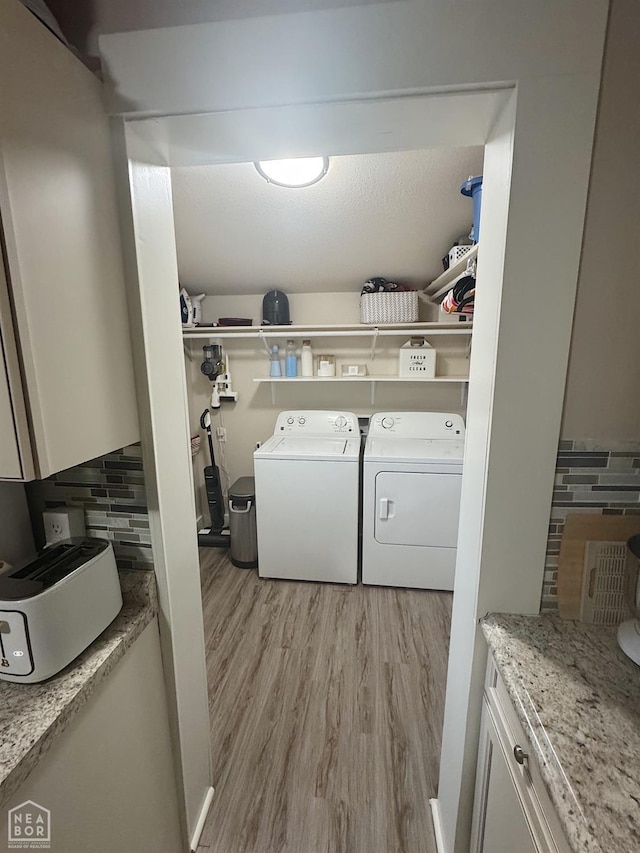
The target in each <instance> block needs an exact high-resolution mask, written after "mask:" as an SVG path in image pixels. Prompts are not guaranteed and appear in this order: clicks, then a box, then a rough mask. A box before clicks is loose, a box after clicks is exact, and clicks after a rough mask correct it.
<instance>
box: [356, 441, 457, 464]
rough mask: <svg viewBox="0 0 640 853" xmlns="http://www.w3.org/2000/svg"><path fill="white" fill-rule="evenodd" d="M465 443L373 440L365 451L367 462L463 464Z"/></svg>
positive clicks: (368, 443)
mask: <svg viewBox="0 0 640 853" xmlns="http://www.w3.org/2000/svg"><path fill="white" fill-rule="evenodd" d="M463 457H464V441H460V440H458V439H456V440H450V439H444V440H443V439H433V438H386V437H385V438H373V437H371V436H369V438H368V439H367V446H366V448H365V451H364V458H365V461H366V462H373V461H376V462H383V461H386V460H393V461H394V462H420V463H431V464H436V465H437V464H438V463H439V462H441V463H452V462H454V463H455V462H457V463H460V464H462V460H463Z"/></svg>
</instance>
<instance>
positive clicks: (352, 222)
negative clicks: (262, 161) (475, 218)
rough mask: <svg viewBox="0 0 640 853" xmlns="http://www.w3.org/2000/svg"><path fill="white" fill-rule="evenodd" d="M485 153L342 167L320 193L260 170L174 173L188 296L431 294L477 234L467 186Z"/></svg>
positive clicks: (244, 166) (422, 155)
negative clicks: (283, 183) (372, 282)
mask: <svg viewBox="0 0 640 853" xmlns="http://www.w3.org/2000/svg"><path fill="white" fill-rule="evenodd" d="M482 156H483V149H482V148H459V149H454V150H451V149H446V150H445V149H442V150H441V149H436V150H429V151H407V152H399V153H386V154H373V155H371V154H369V155H358V156H347V157H335V158H332V160H331V165H330V168H329V173H328V174H327V176H326V177H325V178H324V179H323V180H322V181H321V182H320V183H318V184H316V185H315V186H313V187H306V188H304V189H299V190H294V189H285V188H283V187H276V186H273V185H272V184H267V183H266V182H265V181H264V180H263V179H262V178H261V177H260V176H259V175H258V173H257V172H256V170H255V168H254V167H253V165H252V164H250V163H241V164H233V165H222V166H203V167H189V168H174V169H172V176H173V194H174V213H175V224H176V241H177V248H178V268H179V273H180V281H181V283H182V285H184V286H185V287H187V289H189V290H190V291H193V292H195V291H201V292H205V293H208V294H213V293H219V294H230V293H231V294H233V293H264V292H265V291H266V290H268V289H269V288H271V287H278V288H282V289H283V290H285V291H288V292H290V293H305V292H331V291H349V290H359V289H360V287H361V286H362V284H363V282H364V281H366V279H367V278H369V277H371V276H384V277H385V278H388V279H393V280H398V281H401V282H404V283H408V284H412V285H423V284H425V283H426V282H427V281H430V280H431V279H432V278H435V276H437V275H438V274H439V273H440V272H441V271H442V266H441V258H442V256H443V255H444V254H445V253H446V252H447V251H448V249H449V247H450V246H451V244H452V243H453V242H454V241H455V240H456V239H457V238H458V237H459V236H460V235H461V234H466V233H468V231H469V229H470V226H471V221H472V207H471V201H470V200H469V199H467V198H464V197H463V196H461V195H460V192H459V189H460V184H461V183H462V182H463V181H464V180H465V179H466V178H467V177H468V176H469V175H472V174H473V175H477V174H481V172H482Z"/></svg>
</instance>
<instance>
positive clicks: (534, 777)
mask: <svg viewBox="0 0 640 853" xmlns="http://www.w3.org/2000/svg"><path fill="white" fill-rule="evenodd" d="M530 752H531V750H530V747H529V744H528V741H527V740H526V738H525V735H524V732H523V730H522V728H521V726H520V723H519V721H518V719H517V717H516V714H515V711H514V709H513V706H512V705H511V701H510V699H509V697H508V694H507V691H506V688H505V686H504V684H503V682H502V679H501V678H500V675H499V674H498V672H497V670H496V667H495V663H494V661H493V658H492V657H491V656H490V657H489V664H488V667H487V680H486V683H485V695H484V700H483V708H482V722H481V726H480V743H479V749H478V769H477V776H476V793H475V801H474V809H473V824H472V838H471V853H515V852H516V851H517V853H569V846H568V843H567V841H566V838H565V837H564V834H563V832H562V829H561V827H560V824H559V821H558V818H557V815H556V813H555V811H554V808H553V805H552V803H551V800H550V799H549V795H548V794H547V791H546V788H545V786H544V782H543V781H542V778H541V776H540V771H539V769H538V767H537V765H536V762H535V759H534V758H533V756H531V754H530Z"/></svg>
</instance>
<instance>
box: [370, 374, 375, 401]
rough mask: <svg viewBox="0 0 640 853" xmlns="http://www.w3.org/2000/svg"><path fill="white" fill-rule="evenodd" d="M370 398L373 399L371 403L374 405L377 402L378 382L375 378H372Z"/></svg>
mask: <svg viewBox="0 0 640 853" xmlns="http://www.w3.org/2000/svg"><path fill="white" fill-rule="evenodd" d="M370 399H371V405H372V406H374V405H375V402H376V383H375V380H373V379H372V380H371V395H370Z"/></svg>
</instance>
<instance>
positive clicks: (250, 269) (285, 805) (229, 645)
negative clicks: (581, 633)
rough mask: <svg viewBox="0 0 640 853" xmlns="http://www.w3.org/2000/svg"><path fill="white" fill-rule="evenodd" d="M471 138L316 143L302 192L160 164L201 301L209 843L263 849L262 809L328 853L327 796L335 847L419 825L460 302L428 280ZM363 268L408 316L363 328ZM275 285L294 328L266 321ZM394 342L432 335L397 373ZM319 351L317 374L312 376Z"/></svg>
mask: <svg viewBox="0 0 640 853" xmlns="http://www.w3.org/2000/svg"><path fill="white" fill-rule="evenodd" d="M327 153H329V154H332V152H327ZM483 155H484V148H483V147H481V146H473V147H457V148H445V147H443V148H433V149H423V150H405V151H394V152H388V151H386V152H380V153H368V154H352V155H342V156H331V158H330V164H329V169H328V172H327V174H326V175H325V176H324V178H323V179H322V180H321V181H320V182H318V183H317V184H315V185H314V186H310V187H303V188H299V189H298V188H282V187H279V186H276V185H273V184H270V183H267V182H266V181H265V180H263V178H262V177H261V176H260V175H259V174H258V172H257V170H256V168H255V167H254V164H253V163H251V162H248V163H246V162H245V163H229V164H214V165H197V166H186V167H180V168H173V169H172V170H171V182H172V192H173V214H174V221H175V231H176V249H177V259H178V274H179V278H180V286H181V287H182V288H184V289H185V290H186V291H187V292H188V293H189V294H190V295H191V296H192V297H195V298H196V300H197V304H198V309H197V311H198V313H197V314H196V317H195V320H196V321H197V325H192V324H193V321H194V318H193V317H192V316H186V317H183V319H184V320H186V321H187V322H186V323H185V325H184V326H183V340H184V352H185V372H186V377H187V396H188V401H189V417H190V421H189V423H190V431H191V435H192V448H193V477H194V491H195V511H196V517H197V518H198V525H199V529H200V530H201V531H202V532H201V534H200V536H199V541H200V544H201V545H202V546H204V547H201V548H200V563H201V579H202V594H203V606H204V628H205V643H206V648H207V672H208V678H209V701H210V713H211V724H212V728H213V731H214V732H215V736H214V738H213V740H212V749H213V776H214V779H216V780H218V782H219V784H218V785H217V786H216V787H217V790H218V794H217V796H216V799H215V802H214V804H213V806H212V819H211V821H210V822H209V826H207V827H206V828H205V832H204V834H203V843H205V844H209V845H210V846H211V847H212V848H213V849H214V850H220V851H222V850H227V849H230V848H231V847H232V846H234V845H235V846H234V849H238V850H240V849H242V850H247V851H248V850H252V849H273V837H272V836H271V835H270V833H272V832H273V831H274V827H276V826H278V825H281V826H280V831H282V832H283V833H284V835H285V836H286V838H287V839H288V844H289V846H290V849H292V850H293V849H324V848H325V845H323V843H322V839H323V838H326V839H328V840H329V847H330V849H333V846H335V845H336V844H338V839H337V838H336V839H333V840H332V835H333V834H334V833H335V832H336V824H335V815H336V814H338V813H340V812H342V813H343V815H344V821H345V826H346V829H345V831H346V832H348V833H351V834H352V836H353V847H349V849H354V850H362V851H364V850H370V849H375V848H376V842H377V843H378V844H379V839H380V838H381V837H385V836H386V838H387V846H388V847H389V849H392V848H395V847H397V846H399V845H400V846H405V847H406V849H408V850H416V851H417V850H419V849H422V848H421V841H420V840H421V839H424V838H425V837H430V834H431V828H430V827H431V817H430V814H429V810H428V808H427V806H426V804H427V803H428V801H429V799H430V798H433V797H435V796H436V794H437V779H438V768H439V759H440V748H441V731H442V719H443V712H444V695H445V686H446V671H447V651H448V645H449V626H450V614H451V603H452V591H453V581H454V568H455V554H456V542H457V534H458V515H459V506H460V486H461V480H462V470H463V447H464V430H465V427H464V422H465V415H466V398H467V394H466V390H467V381H468V375H469V359H470V354H471V341H472V322H471V320H472V316H471V315H463V318H461V316H460V315H458V314H451V315H448V314H445V313H444V312H443V311H442V309H441V308H440V302H441V301H442V298H443V295H444V294H441V295H440V296H439V298H438V299H430V298H429V297H428V296H427V295H426V294H425V293H424V288H425V286H426V285H428V284H429V283H430V282H431V281H432V280H434V279H436V278H437V277H438V276H439V275H440V274H441V273H442V271H443V263H442V258H443V256H445V255H447V254H448V252H449V249H450V248H451V247H452V246H453V245H454V244H455V243H457V242H459V241H460V242H467V243H469V242H470V241H469V239H468V235H469V233H470V231H471V226H472V221H473V206H472V203H471V200H470V199H469V198H466V197H464V196H462V195H461V193H460V186H461V184H462V183H463V182H464V181H465V180H466V179H467V178H468V177H469V176H470V175H481V174H482V169H483ZM462 251H463V250H461V251H460V254H462ZM464 251H468V250H464ZM461 272H464V270H463V269H461ZM374 278H385V279H386V280H388V281H392V282H395V283H397V284H399V285H401V286H402V287H403V288H407V294H409V293H410V292H411V291H417V294H418V305H419V309H418V315H417V316H415V315H414V316H412V317H411V318H410V319H411V320H413V321H414V322H413V323H409V324H402V323H400V324H395V325H393V324H392V325H389V322H388V320H389V319H390V318H383V319H382V321H381V322H379V323H375V322H374V323H369V324H365V323H361V319H363V318H362V317H361V312H360V299H361V296H360V292H361V290H362V288H363V285H365V283H366V282H367V280H371V279H374ZM272 289H276V290H278V291H280V292H282V293H284V294H285V295H286V302H287V303H288V309H289V319H290V321H291V326H290V327H286V328H278V329H276V328H272V327H270V326H266V325H263V318H264V312H263V299H264V297H265V294H266V293H267V292H268V291H270V290H272ZM202 294H206V295H205V297H204V298H201V297H202ZM395 295H397V296H398V298H399V299H402V297H400V294H399V293H398V294H395ZM412 295H413V294H412ZM177 307H178V306H177V303H176V309H177ZM226 318H234V319H233V322H234V323H235V322H238V323H240V324H241V325H238V326H235V325H232V326H229V325H226V324H227V323H229V322H231V321H230V320H228V319H226ZM461 319H463V321H462V322H461ZM219 322H222V323H223V324H225V325H222V326H220V327H215V326H213V325H211V324H217V323H219ZM265 333H266V334H265ZM412 339H413V340H414V343H419V342H423V341H424V346H425V347H427V346H428V347H430V348H432V356H433V357H434V359H435V364H432V363H431V362H429V363H428V364H426V365H425V366H426V371H425V373H426V377H425V378H423V376H422V375H421V374H419V375H417V376H416V375H412V374H411V373H410V372H409V371H405V370H404V368H401V367H400V348H401V347H403V346H405V345H407V344H409V343H410V341H411V340H412ZM304 341H307V343H308V344H309V343H310V345H311V350H312V359H313V366H312V376H311V377H303V376H302V375H301V373H302V370H301V368H302V363H301V358H300V354H301V348H302V346H303V342H304ZM292 342H293V343H292ZM211 346H214V347H217V348H219V349H216V350H215V354H216V357H218V356H219V357H220V358H221V360H222V366H218V365H216V370H215V371H214V372H213V373H212V372H211V367H210V365H209V364H208V363H207V361H206V359H207V358H208V357H209V355H210V350H208V349H207V348H208V347H211ZM274 347H277V352H276V353H275V354H274ZM419 349H421V348H420V347H418V350H419ZM290 353H293V358H294V359H295V370H290V371H289V372H293V373H295V377H294V376H287V375H286V374H287V369H286V368H287V364H286V362H285V359H286V358H287V357H288V358H291V357H292V356H291V354H290ZM325 353H326V354H329V355H330V356H331V357H332V361H333V363H334V367H333V371H332V372H333V373H334V376H333V377H323V376H321V373H322V370H321V369H319V362H320V361H321V360H322V359H323V358H324V355H323V354H325ZM274 360H275V361H276V362H277V368H276V371H275V372H276V373H277V374H279V375H278V376H275V377H274V376H271V375H270V374H271V373H272V372H273V365H274ZM421 363H422V362H421ZM289 367H291V364H290V363H289ZM356 369H357V371H358V373H360V374H361V376H358V378H357V380H356V381H353V379H352V378H351V377H349V376H348V371H349V370H352V371H355V370H356ZM218 370H220V371H221V373H220V374H219V375H216V373H217V372H218ZM343 373H346V374H347V375H346V376H345V377H344V381H343ZM436 379H437V381H433V380H436ZM324 380H326V381H324ZM203 424H206V425H207V427H209V429H203ZM368 431H371V438H370V442H369V444H367V446H366V448H365V439H366V436H367V432H368ZM209 433H210V436H209ZM361 433H362V442H361ZM272 436H273V438H271V437H272ZM209 437H210V438H211V442H212V445H213V449H214V459H213V466H215V467H213V466H212V460H211V458H210V456H211V453H210V448H209ZM287 442H288V443H287ZM361 443H362V447H361ZM256 448H260V449H259V450H258V451H257V452H256ZM363 452H364V459H363ZM254 456H255V458H254ZM212 468H213V470H212ZM254 476H255V487H253V488H252V487H251V485H250V483H249V485H246V484H245V483H244V481H243V487H244V491H245V492H247V495H248V497H245V496H244V495H243V494H241V495H240V497H238V495H237V491H238V487H237V486H236V488H235V492H236V495H235V497H234V496H233V495H232V496H231V498H230V491H231V492H232V493H233V492H234V484H236V483H237V482H238V481H239V480H240V478H253V477H254ZM218 482H219V483H220V493H219V494H218V495H216V494H215V492H214V494H213V495H212V489H214V488H215V485H216V484H217V483H218ZM242 491H243V490H242V489H241V492H242ZM251 493H253V494H251ZM220 495H223V496H224V497H223V505H224V513H225V517H224V522H225V528H226V526H227V525H229V522H231V531H230V537H229V536H228V534H227V530H226V529H225V530H223V531H222V533H220V521H221V519H220V515H221V513H220V508H219V507H218V506H217V503H218V502H219V501H220ZM383 507H384V510H385V511H384V512H383V511H382V508H383ZM254 514H257V554H256V553H255V550H254V549H255V547H256V539H255V535H256V533H255V532H254V530H253V529H252V525H253V524H255V521H254V518H253V516H254ZM216 519H217V522H216ZM211 531H213V533H212V532H211ZM225 536H228V538H231V537H233V542H232V545H231V549H228V548H224V547H220V544H221V543H220V538H222V539H223V540H224V537H225ZM256 556H257V560H258V563H259V567H258V568H257V569H256V568H254V567H253V566H252V563H253V560H254V558H255V557H256ZM400 766H402V768H403V769H402V771H401V770H400ZM221 780H225V783H224V784H220V781H221ZM374 800H375V801H376V802H377V808H378V809H379V818H377V819H375V820H372V818H371V814H370V810H369V807H370V804H371V802H373V801H374ZM313 808H316V809H317V814H316V816H315V819H314V820H313V821H312V823H311V825H309V824H308V822H307V820H306V815H307V814H308V811H309V809H313ZM222 815H224V818H223V819H221V818H222ZM247 826H250V827H251V828H252V829H251V831H250V832H248V831H247V829H246V828H247ZM239 838H240V839H244V841H243V842H242V843H241V844H240V846H238V839H239ZM289 846H288V847H287V849H289Z"/></svg>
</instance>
